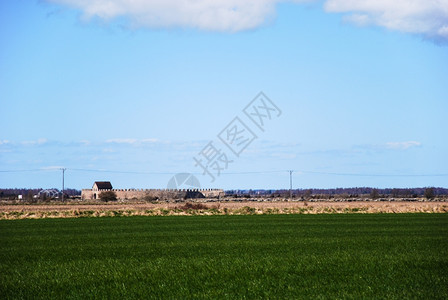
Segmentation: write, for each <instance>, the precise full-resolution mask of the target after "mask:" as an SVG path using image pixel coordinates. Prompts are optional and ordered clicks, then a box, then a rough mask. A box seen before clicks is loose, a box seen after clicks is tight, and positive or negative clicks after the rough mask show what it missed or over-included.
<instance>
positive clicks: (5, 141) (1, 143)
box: [0, 140, 9, 145]
mask: <svg viewBox="0 0 448 300" xmlns="http://www.w3.org/2000/svg"><path fill="white" fill-rule="evenodd" d="M6 144H9V141H8V140H0V145H6Z"/></svg>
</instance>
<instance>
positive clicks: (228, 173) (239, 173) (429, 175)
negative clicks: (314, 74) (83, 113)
mask: <svg viewBox="0 0 448 300" xmlns="http://www.w3.org/2000/svg"><path fill="white" fill-rule="evenodd" d="M64 169H65V170H68V171H78V172H98V173H116V174H142V175H144V174H147V175H174V174H178V173H189V174H193V175H202V174H203V173H202V172H157V171H120V170H105V169H82V168H64ZM58 170H61V168H41V169H19V170H0V172H1V173H21V172H48V171H58ZM284 172H289V173H290V175H291V176H292V173H297V174H301V173H302V174H317V175H332V176H356V177H446V176H448V174H443V173H440V174H374V173H343V172H322V171H309V170H300V169H294V170H264V171H240V172H221V173H220V175H250V174H273V173H284Z"/></svg>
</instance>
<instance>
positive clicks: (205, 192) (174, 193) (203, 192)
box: [81, 189, 224, 200]
mask: <svg viewBox="0 0 448 300" xmlns="http://www.w3.org/2000/svg"><path fill="white" fill-rule="evenodd" d="M106 191H114V192H115V193H116V194H117V198H118V199H121V200H124V199H128V200H130V199H138V200H172V199H185V198H186V197H187V196H188V197H189V198H220V197H221V196H224V190H222V189H191V190H187V189H182V190H167V189H112V190H92V189H83V190H82V191H81V199H82V200H95V199H99V195H100V194H101V192H106Z"/></svg>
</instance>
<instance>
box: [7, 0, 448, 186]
mask: <svg viewBox="0 0 448 300" xmlns="http://www.w3.org/2000/svg"><path fill="white" fill-rule="evenodd" d="M88 2H89V3H90V4H85V3H86V2H85V1H78V0H60V1H59V0H55V1H48V2H47V1H3V2H2V3H1V4H0V44H1V45H2V46H1V47H0V108H1V112H2V114H1V115H2V117H1V118H0V171H2V172H0V187H2V188H14V187H42V188H48V187H58V188H60V186H61V171H60V170H59V168H62V167H65V168H67V171H66V179H65V181H66V186H67V187H71V188H79V189H80V188H88V187H90V186H91V185H92V183H93V181H95V180H110V181H112V184H113V185H114V187H117V188H164V187H166V184H167V182H168V180H169V179H170V178H171V177H172V176H173V175H174V174H175V173H179V172H189V173H194V174H195V176H197V178H198V179H199V180H200V182H201V186H202V187H206V188H211V187H217V188H225V189H245V188H266V189H271V188H288V187H289V175H288V173H287V170H294V171H295V172H294V173H293V174H294V176H293V179H294V187H295V188H331V187H354V186H371V187H421V186H440V187H448V185H447V182H448V159H447V153H448V139H447V138H446V132H447V129H448V125H447V119H446V116H447V113H448V84H447V78H448V47H447V45H448V44H447V41H448V5H447V3H446V2H444V1H440V2H439V3H436V4H435V2H434V3H433V2H428V1H414V2H413V3H414V5H410V4H409V2H410V1H405V0H402V1H395V2H394V4H393V5H392V4H391V3H389V2H388V1H371V0H365V1H359V3H357V4H353V1H348V0H328V1H314V2H313V1H308V2H305V3H302V2H294V1H274V0H263V1H246V2H244V3H243V4H242V3H240V1H234V0H229V1H215V2H213V1H207V0H201V1H196V2H195V4H194V5H193V4H191V5H190V6H188V5H184V3H189V1H178V0H169V1H168V0H167V1H141V0H139V1H133V2H132V1H114V0H110V1H104V0H95V1H88ZM161 3H163V4H161ZM438 5H439V7H438ZM260 91H263V92H264V93H265V95H266V96H267V97H269V99H270V100H271V101H272V102H273V103H275V105H276V106H277V107H278V108H279V109H280V110H281V114H280V116H278V117H277V115H275V116H272V118H271V119H270V120H268V119H266V124H265V125H266V128H265V131H264V132H263V131H261V130H259V128H257V127H256V126H255V125H254V123H252V122H251V120H250V119H248V118H247V116H246V115H245V114H244V113H243V109H244V108H245V107H246V105H248V104H249V103H250V102H251V101H252V100H253V99H254V97H255V96H257V94H258V93H259V92H260ZM235 117H240V119H241V120H242V121H243V122H244V124H246V126H248V127H249V128H250V129H251V130H252V131H253V132H254V134H255V135H256V136H257V138H256V139H255V140H254V141H253V142H252V143H250V144H249V145H248V146H247V148H245V150H244V151H243V152H242V153H241V154H240V155H239V157H237V156H235V155H234V154H233V153H232V152H231V151H230V150H229V148H228V147H227V146H226V145H224V144H223V143H222V141H220V140H219V138H218V137H217V135H218V134H219V133H220V132H221V131H222V130H223V129H225V128H226V126H227V125H228V124H229V123H230V122H231V121H232V120H233V119H234V118H235ZM209 142H212V143H213V145H214V146H215V147H216V148H217V149H218V150H221V152H220V153H224V154H226V155H227V158H228V159H229V160H232V162H231V163H229V164H228V166H227V169H225V170H223V171H222V174H220V175H219V176H215V177H216V178H215V181H214V182H211V177H210V176H208V175H207V174H206V175H203V174H202V169H201V168H200V167H199V166H195V161H194V159H193V158H194V157H200V153H201V151H202V150H204V148H205V147H206V145H207V144H208V143H209ZM4 171H7V172H4ZM211 172H213V170H212V171H211ZM248 172H251V173H248ZM215 175H217V174H215Z"/></svg>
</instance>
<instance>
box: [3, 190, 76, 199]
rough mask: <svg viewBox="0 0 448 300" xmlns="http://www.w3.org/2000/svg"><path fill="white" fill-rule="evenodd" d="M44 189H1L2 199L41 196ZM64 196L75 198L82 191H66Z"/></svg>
mask: <svg viewBox="0 0 448 300" xmlns="http://www.w3.org/2000/svg"><path fill="white" fill-rule="evenodd" d="M42 190H43V189H42V188H38V189H25V188H21V189H0V198H11V197H13V198H17V197H18V196H19V195H22V197H23V198H25V197H30V196H31V197H33V196H35V195H37V194H39V192H40V191H42ZM54 190H57V191H58V192H59V193H61V191H60V190H59V189H54ZM64 195H66V196H69V197H74V196H80V195H81V191H80V190H77V189H64Z"/></svg>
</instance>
